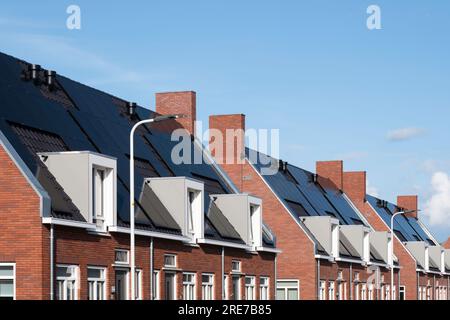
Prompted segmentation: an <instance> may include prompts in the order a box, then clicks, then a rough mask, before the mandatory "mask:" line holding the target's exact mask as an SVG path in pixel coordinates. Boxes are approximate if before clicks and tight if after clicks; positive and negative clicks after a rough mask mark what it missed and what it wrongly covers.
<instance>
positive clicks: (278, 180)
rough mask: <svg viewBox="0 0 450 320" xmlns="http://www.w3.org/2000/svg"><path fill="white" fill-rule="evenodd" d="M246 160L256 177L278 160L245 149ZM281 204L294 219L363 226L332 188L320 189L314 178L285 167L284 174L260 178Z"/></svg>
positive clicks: (344, 200)
mask: <svg viewBox="0 0 450 320" xmlns="http://www.w3.org/2000/svg"><path fill="white" fill-rule="evenodd" d="M246 154H247V158H248V159H249V161H250V162H251V163H252V164H253V166H254V167H255V168H256V170H258V171H259V172H260V173H263V172H264V170H265V169H267V168H268V167H270V164H271V163H272V164H273V165H278V160H277V159H274V158H271V157H270V156H267V155H265V154H263V153H261V152H257V151H254V150H250V149H248V148H247V149H246ZM261 176H262V177H263V178H264V180H265V181H266V182H267V183H268V184H269V185H270V187H271V188H272V189H273V190H274V192H275V193H276V194H277V195H278V197H279V198H280V199H281V201H283V202H284V204H285V205H286V207H287V208H289V209H290V211H291V213H292V214H293V215H294V217H296V218H297V219H298V218H299V217H300V216H331V217H333V218H336V219H338V220H339V222H340V224H341V225H356V224H358V225H365V223H364V222H363V220H362V219H361V217H360V216H359V214H358V213H357V212H356V211H355V210H354V209H353V207H352V206H351V205H350V204H349V202H348V201H347V199H345V197H344V195H343V194H342V192H341V191H340V190H338V189H337V188H333V186H331V185H330V186H325V187H324V186H321V185H320V184H319V183H317V182H314V174H313V173H312V172H309V171H307V170H304V169H301V168H299V167H296V166H293V165H291V164H288V165H287V170H286V171H282V170H276V172H275V174H265V175H264V174H261Z"/></svg>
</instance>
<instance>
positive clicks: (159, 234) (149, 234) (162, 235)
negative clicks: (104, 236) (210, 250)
mask: <svg viewBox="0 0 450 320" xmlns="http://www.w3.org/2000/svg"><path fill="white" fill-rule="evenodd" d="M108 231H109V232H118V233H126V234H129V233H130V229H128V228H124V227H118V226H114V227H108ZM135 233H136V235H139V236H144V237H151V238H153V237H154V238H161V239H169V240H176V241H181V242H186V243H188V242H191V239H190V238H188V237H185V236H180V235H175V234H166V233H162V232H155V231H146V230H136V232H135Z"/></svg>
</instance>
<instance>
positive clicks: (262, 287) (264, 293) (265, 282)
mask: <svg viewBox="0 0 450 320" xmlns="http://www.w3.org/2000/svg"><path fill="white" fill-rule="evenodd" d="M259 299H260V300H269V277H261V278H259Z"/></svg>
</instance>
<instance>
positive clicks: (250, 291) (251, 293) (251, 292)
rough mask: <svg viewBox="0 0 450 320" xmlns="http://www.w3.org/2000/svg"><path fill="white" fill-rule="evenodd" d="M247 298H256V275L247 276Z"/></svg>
mask: <svg viewBox="0 0 450 320" xmlns="http://www.w3.org/2000/svg"><path fill="white" fill-rule="evenodd" d="M245 300H255V277H245Z"/></svg>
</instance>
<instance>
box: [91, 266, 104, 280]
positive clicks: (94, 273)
mask: <svg viewBox="0 0 450 320" xmlns="http://www.w3.org/2000/svg"><path fill="white" fill-rule="evenodd" d="M88 278H96V279H100V278H102V270H101V269H91V268H89V269H88Z"/></svg>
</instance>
